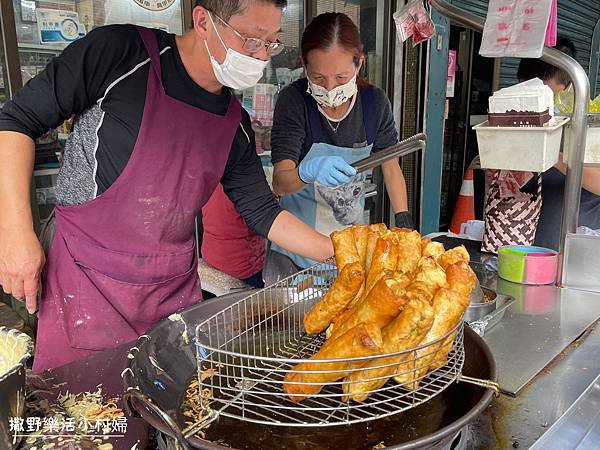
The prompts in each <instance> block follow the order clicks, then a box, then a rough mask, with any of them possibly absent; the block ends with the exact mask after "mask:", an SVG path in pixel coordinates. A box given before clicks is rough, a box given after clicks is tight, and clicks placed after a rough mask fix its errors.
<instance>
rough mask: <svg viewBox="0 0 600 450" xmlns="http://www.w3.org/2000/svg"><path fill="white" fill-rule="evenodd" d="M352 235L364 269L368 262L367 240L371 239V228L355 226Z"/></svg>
mask: <svg viewBox="0 0 600 450" xmlns="http://www.w3.org/2000/svg"><path fill="white" fill-rule="evenodd" d="M352 234H353V235H354V242H355V243H356V250H357V251H358V258H359V260H360V263H361V264H362V267H363V269H364V268H365V263H366V260H367V240H368V239H369V226H368V225H354V226H353V227H352Z"/></svg>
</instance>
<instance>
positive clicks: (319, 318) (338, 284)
mask: <svg viewBox="0 0 600 450" xmlns="http://www.w3.org/2000/svg"><path fill="white" fill-rule="evenodd" d="M364 278H365V274H364V270H363V268H362V266H361V264H360V262H358V261H356V262H353V263H350V264H346V266H344V268H343V269H342V271H341V272H340V274H339V276H338V277H337V279H336V280H335V281H334V282H333V284H332V285H331V287H330V288H329V290H328V291H327V293H326V294H325V296H324V297H323V298H322V299H321V300H320V301H319V302H318V303H316V304H315V305H314V306H313V307H312V308H311V309H310V310H309V311H308V313H306V315H305V316H304V329H305V330H306V332H307V333H308V334H317V333H320V332H321V331H323V330H325V329H326V328H327V327H328V326H329V324H330V323H331V321H332V320H333V318H334V317H335V316H337V315H338V314H339V313H340V312H341V311H343V310H344V309H345V308H346V306H347V305H348V303H350V301H352V299H353V298H354V297H355V296H356V294H357V293H358V291H359V290H360V288H361V286H362V285H363V282H364Z"/></svg>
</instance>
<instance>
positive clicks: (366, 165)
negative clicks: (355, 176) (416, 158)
mask: <svg viewBox="0 0 600 450" xmlns="http://www.w3.org/2000/svg"><path fill="white" fill-rule="evenodd" d="M426 141H427V136H426V135H425V134H424V133H418V134H415V135H414V136H411V137H409V138H408V139H404V140H403V141H400V142H398V143H397V144H396V145H392V146H391V147H388V148H386V149H385V150H381V151H379V152H376V153H373V154H372V155H371V156H368V157H366V158H363V159H361V160H358V161H356V162H354V163H352V164H350V165H351V166H352V167H354V168H355V169H356V171H357V172H364V171H365V170H371V169H373V168H375V167H377V166H380V165H381V164H383V163H384V162H386V161H389V160H390V159H394V158H400V157H402V156H406V155H409V154H411V153H413V152H416V151H417V150H420V149H424V148H425V143H426Z"/></svg>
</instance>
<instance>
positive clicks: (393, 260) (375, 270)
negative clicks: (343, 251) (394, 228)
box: [366, 232, 398, 293]
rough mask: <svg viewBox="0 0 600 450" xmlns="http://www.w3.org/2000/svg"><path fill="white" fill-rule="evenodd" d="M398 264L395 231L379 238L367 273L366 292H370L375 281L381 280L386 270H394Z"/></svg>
mask: <svg viewBox="0 0 600 450" xmlns="http://www.w3.org/2000/svg"><path fill="white" fill-rule="evenodd" d="M397 264H398V242H397V240H396V237H395V236H394V233H391V232H390V233H389V234H387V235H383V236H381V237H380V238H379V239H377V243H376V244H375V250H374V251H373V259H372V261H371V265H370V267H369V271H368V273H367V285H366V292H367V293H369V291H371V289H372V288H373V286H375V283H377V281H379V279H380V278H381V276H382V274H383V273H384V272H386V271H394V270H395V269H396V265H397Z"/></svg>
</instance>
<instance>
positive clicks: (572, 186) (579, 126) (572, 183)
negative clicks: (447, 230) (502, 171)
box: [430, 0, 590, 285]
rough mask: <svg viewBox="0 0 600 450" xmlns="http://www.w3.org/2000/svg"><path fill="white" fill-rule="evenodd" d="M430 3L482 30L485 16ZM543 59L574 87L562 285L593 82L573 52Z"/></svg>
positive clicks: (439, 1)
mask: <svg viewBox="0 0 600 450" xmlns="http://www.w3.org/2000/svg"><path fill="white" fill-rule="evenodd" d="M430 4H431V7H432V8H433V9H435V10H436V11H437V12H438V13H440V14H442V15H444V16H446V17H448V18H449V19H450V20H452V21H454V22H455V23H457V24H459V25H462V26H464V27H467V28H470V29H472V30H475V31H478V32H480V33H481V32H483V26H484V23H485V21H484V19H483V18H482V17H479V16H477V15H475V14H473V13H470V12H467V11H464V10H462V9H461V8H458V7H457V6H454V5H451V4H450V3H448V2H447V1H445V0H430ZM540 59H541V60H542V61H544V62H547V63H548V64H552V65H553V66H556V67H558V68H559V69H562V70H564V71H565V72H567V74H569V77H570V78H571V81H572V83H573V87H574V94H575V99H574V104H573V115H572V116H571V127H572V128H571V129H572V130H573V131H572V136H573V139H571V141H570V142H569V156H568V159H567V179H566V182H565V194H564V195H565V196H564V205H563V216H562V225H561V232H560V247H559V251H560V260H562V263H561V265H560V267H559V273H558V277H557V280H558V282H559V283H560V284H561V285H562V284H564V283H565V280H566V277H565V273H564V272H565V269H566V265H565V261H566V259H565V258H563V256H564V253H565V249H566V244H567V236H568V235H570V234H575V233H576V232H577V221H578V219H579V202H580V199H581V186H582V178H583V158H584V152H585V140H586V130H587V124H588V116H587V113H588V99H589V98H590V82H589V80H588V77H587V74H586V73H585V70H583V67H581V65H580V64H579V63H578V62H577V61H575V60H574V59H573V58H571V57H570V56H568V55H566V54H564V53H563V52H561V51H559V50H556V49H555V48H551V47H544V51H543V53H542V57H541V58H540Z"/></svg>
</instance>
